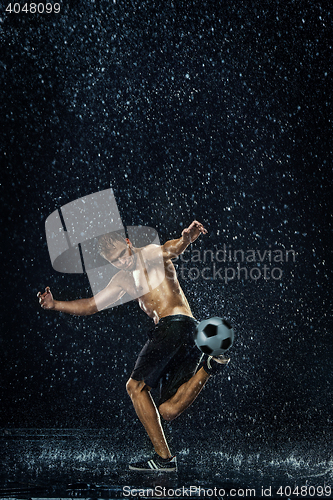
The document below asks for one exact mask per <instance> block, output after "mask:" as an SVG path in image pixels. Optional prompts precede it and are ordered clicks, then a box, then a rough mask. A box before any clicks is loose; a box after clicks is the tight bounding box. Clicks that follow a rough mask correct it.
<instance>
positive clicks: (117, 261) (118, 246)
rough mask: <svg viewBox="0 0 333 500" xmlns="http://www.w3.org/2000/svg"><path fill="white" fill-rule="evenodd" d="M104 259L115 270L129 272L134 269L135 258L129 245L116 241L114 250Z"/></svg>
mask: <svg viewBox="0 0 333 500" xmlns="http://www.w3.org/2000/svg"><path fill="white" fill-rule="evenodd" d="M105 257H106V259H107V260H108V261H109V262H110V263H111V264H112V265H113V266H114V267H116V268H117V269H122V270H124V271H130V270H132V269H133V268H134V267H135V257H134V254H133V252H132V249H131V245H130V244H126V243H122V242H120V241H117V242H116V243H115V248H114V250H112V251H110V252H109V253H108V254H107V255H105Z"/></svg>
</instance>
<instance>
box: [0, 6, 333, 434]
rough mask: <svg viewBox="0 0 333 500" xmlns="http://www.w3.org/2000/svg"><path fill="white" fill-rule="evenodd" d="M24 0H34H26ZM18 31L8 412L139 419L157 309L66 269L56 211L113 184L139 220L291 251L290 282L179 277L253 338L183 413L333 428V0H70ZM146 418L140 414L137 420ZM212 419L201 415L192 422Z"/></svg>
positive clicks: (14, 25)
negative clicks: (51, 235)
mask: <svg viewBox="0 0 333 500" xmlns="http://www.w3.org/2000/svg"><path fill="white" fill-rule="evenodd" d="M22 5H23V3H22ZM60 5H61V12H60V13H59V14H49V15H48V14H25V13H20V14H13V13H12V14H9V13H6V12H5V5H2V7H1V9H2V12H1V14H0V17H1V24H0V29H1V38H2V41H3V46H2V47H3V48H2V49H1V62H0V74H1V97H2V105H1V165H2V166H1V177H2V182H1V187H2V223H3V231H2V238H1V242H2V251H1V262H2V272H1V281H2V296H1V312H2V320H1V348H0V349H1V358H2V363H1V419H0V425H1V426H2V427H11V428H14V427H33V428H35V427H36V428H45V427H72V428H73V427H74V428H80V427H90V428H105V427H112V428H113V429H116V430H118V431H121V433H123V431H124V430H125V431H126V432H124V434H125V435H126V436H127V437H128V436H129V437H131V438H132V437H133V436H134V435H136V433H138V432H139V430H140V424H136V423H135V424H133V422H134V421H135V417H134V411H133V410H132V408H131V405H130V401H129V398H128V396H127V394H126V391H125V382H126V380H127V378H128V376H129V374H130V372H131V369H132V367H133V363H134V362H135V359H136V355H137V354H138V352H139V350H140V347H141V346H142V345H143V343H144V341H145V331H146V329H147V328H148V327H149V326H150V322H151V320H149V318H147V317H145V315H144V314H143V313H142V312H141V311H139V309H138V307H137V304H135V303H128V304H125V305H123V306H121V307H118V308H113V309H109V310H107V311H103V312H101V313H100V314H99V315H96V316H92V317H86V318H82V317H81V318H77V317H71V316H65V315H61V314H60V315H59V314H55V313H52V312H45V311H42V310H41V309H40V308H39V305H38V301H37V299H36V293H37V291H38V290H41V289H43V287H44V286H46V285H49V286H51V287H52V291H53V293H54V295H55V297H56V298H62V299H71V298H79V297H88V296H89V294H90V288H89V282H88V279H87V277H86V276H84V275H62V274H60V273H57V272H56V271H54V270H53V269H52V266H51V263H50V260H49V255H48V249H47V245H46V240H45V229H44V224H45V219H46V218H47V217H48V215H49V214H50V213H51V212H53V211H54V210H56V209H57V208H59V207H60V206H62V205H64V204H66V203H68V202H70V201H72V200H75V199H77V198H79V197H82V196H85V195H87V194H91V193H94V192H96V191H100V190H103V189H107V188H109V187H110V186H111V187H112V188H113V189H114V193H115V196H116V200H117V203H118V207H119V210H120V213H121V216H122V220H123V223H124V224H125V225H127V226H131V225H138V224H143V225H146V226H150V227H154V228H156V230H157V231H158V234H159V237H160V240H161V242H164V241H166V240H167V239H169V238H174V237H178V236H179V235H180V234H181V231H182V229H183V228H184V227H186V225H188V224H189V223H190V222H191V221H192V220H193V219H198V220H200V221H201V222H202V223H203V224H204V225H205V226H206V227H207V229H208V231H209V234H208V235H207V236H205V238H202V239H200V240H198V241H197V242H196V243H195V245H194V246H193V248H195V249H199V250H200V251H203V250H204V249H218V248H222V246H223V244H226V245H227V246H228V247H229V245H230V246H231V248H233V249H243V250H245V251H246V250H247V249H259V250H260V251H262V252H263V251H264V250H268V249H273V250H274V249H282V250H289V249H293V250H295V252H296V260H295V262H292V261H289V262H284V263H282V264H281V266H280V267H281V269H282V270H283V276H282V278H281V280H272V279H271V280H266V281H265V280H264V279H263V278H261V279H258V280H257V281H255V280H251V279H248V280H244V279H243V280H238V279H235V280H234V281H230V282H229V283H228V284H225V283H224V281H222V280H219V279H215V280H210V281H207V280H204V279H202V278H199V279H197V280H190V279H189V278H188V277H185V278H184V279H181V284H182V286H183V288H184V290H185V292H186V294H187V296H188V299H189V301H190V303H191V306H192V309H193V313H194V314H195V316H196V317H197V318H199V319H204V318H207V317H210V316H215V315H217V316H225V317H227V318H228V319H229V320H230V321H231V322H232V324H233V326H234V329H235V333H236V341H235V344H234V346H233V348H232V351H231V355H232V362H231V364H230V368H228V373H227V374H226V375H224V377H223V378H222V379H216V380H214V381H211V382H210V383H209V385H208V386H207V387H206V388H205V390H204V392H203V395H202V396H201V397H200V399H199V400H198V401H197V402H196V403H195V404H194V406H193V407H192V408H191V409H190V410H189V413H188V416H187V417H186V416H184V417H181V418H180V419H179V422H177V421H176V422H175V423H174V424H173V429H174V432H177V429H178V431H179V435H181V436H182V438H184V442H191V441H192V440H194V439H196V436H197V433H198V432H199V434H200V435H202V436H204V437H205V439H208V440H209V439H211V440H214V439H215V440H216V439H218V436H222V437H223V439H225V438H226V437H228V439H231V438H232V436H237V438H240V439H247V438H250V439H254V438H258V439H264V440H267V441H271V440H272V439H273V440H274V439H277V440H284V441H285V440H289V441H296V440H298V439H309V440H319V439H320V440H324V441H327V442H329V440H330V433H331V425H332V415H331V405H332V392H331V391H332V389H331V383H332V353H333V349H332V319H331V309H332V301H331V296H332V294H331V284H332V283H331V277H332V263H331V258H332V253H331V244H332V204H331V197H332V163H331V162H332V155H331V134H332V129H331V109H332V108H331V105H332V103H331V97H330V95H331V94H330V82H331V79H332V69H331V68H332V47H331V43H332V42H331V31H330V26H331V24H332V16H331V12H329V11H327V9H325V8H324V3H323V2H311V1H309V0H308V1H300V2H294V1H287V2H284V3H283V4H282V3H281V2H278V1H265V0H260V2H259V1H249V2H245V1H243V2H234V1H231V0H227V1H224V2H202V1H200V2H197V1H195V2H186V3H183V2H177V4H176V2H175V3H173V2H170V1H165V2H163V5H162V4H159V3H157V2H144V1H141V2H136V1H133V2H120V1H119V0H116V1H114V2H109V1H103V0H101V1H98V2H97V1H96V2H93V1H88V0H86V1H81V2H75V1H73V2H60ZM135 422H136V421H135ZM194 428H195V429H196V431H195V432H194V430H193V429H194Z"/></svg>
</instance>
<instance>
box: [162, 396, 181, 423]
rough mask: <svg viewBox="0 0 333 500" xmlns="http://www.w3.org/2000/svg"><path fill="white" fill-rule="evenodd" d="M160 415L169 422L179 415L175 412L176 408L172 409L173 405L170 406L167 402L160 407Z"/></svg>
mask: <svg viewBox="0 0 333 500" xmlns="http://www.w3.org/2000/svg"><path fill="white" fill-rule="evenodd" d="M158 411H159V414H160V415H161V417H162V418H163V419H164V420H166V421H167V422H172V420H174V419H175V418H176V417H178V413H177V411H176V410H175V408H172V407H171V405H169V404H168V402H167V401H166V402H165V403H162V404H161V405H160V406H159V407H158Z"/></svg>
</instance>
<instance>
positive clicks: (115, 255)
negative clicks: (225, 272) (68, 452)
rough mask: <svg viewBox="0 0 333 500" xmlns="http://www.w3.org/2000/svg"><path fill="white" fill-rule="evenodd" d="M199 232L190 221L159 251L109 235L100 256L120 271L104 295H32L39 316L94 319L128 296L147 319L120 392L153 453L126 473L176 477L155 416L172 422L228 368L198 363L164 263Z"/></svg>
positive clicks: (191, 323)
mask: <svg viewBox="0 0 333 500" xmlns="http://www.w3.org/2000/svg"><path fill="white" fill-rule="evenodd" d="M206 233H207V231H206V229H205V228H204V227H203V225H202V224H201V223H200V222H198V221H193V222H192V223H191V224H190V226H189V227H188V228H187V229H184V230H183V232H182V236H181V237H180V238H178V239H175V240H170V241H167V242H166V243H164V245H162V246H158V245H148V246H147V247H144V248H135V247H133V246H132V244H131V242H130V241H129V240H128V239H126V240H125V239H123V238H122V237H121V236H119V235H118V234H116V235H115V233H109V234H106V235H103V236H102V237H100V238H99V244H100V253H101V255H102V256H103V257H104V258H105V259H106V260H108V261H109V262H110V263H111V264H113V266H115V267H116V268H118V269H119V272H118V273H117V274H116V275H115V276H114V277H113V278H112V279H111V281H110V283H109V284H108V285H107V286H106V288H104V290H102V291H101V292H99V293H98V294H96V295H95V296H94V297H91V298H89V299H78V300H73V301H59V300H55V299H54V298H53V296H52V293H51V291H50V288H49V287H46V289H45V292H44V293H41V292H38V298H39V302H40V305H41V307H42V308H43V309H48V310H54V311H61V312H65V313H68V314H74V315H82V316H84V315H90V314H95V313H96V312H98V311H100V310H102V309H104V308H106V307H108V306H110V305H111V304H113V303H115V302H116V301H117V300H119V299H120V298H121V297H122V296H123V295H124V294H125V293H126V292H127V293H129V294H130V295H132V296H133V297H138V296H139V298H138V299H137V300H138V302H139V305H140V307H141V309H142V310H143V311H144V312H145V313H146V314H147V315H148V316H149V317H151V318H152V319H153V320H154V323H155V327H154V328H153V329H152V331H150V332H149V333H148V341H147V343H146V344H145V346H144V347H143V349H142V350H141V352H140V354H139V356H138V359H137V361H136V364H135V367H134V370H133V372H132V374H131V377H130V378H129V380H128V381H127V384H126V388H127V392H128V394H129V396H130V398H131V400H132V402H133V405H134V408H135V411H136V413H137V415H138V417H139V419H140V421H141V422H142V424H143V426H144V428H145V429H146V431H147V433H148V436H149V438H150V440H151V442H152V444H153V446H154V449H155V452H156V453H155V455H154V457H153V458H152V459H150V460H146V461H143V462H137V463H134V464H130V466H129V468H130V469H132V470H140V471H151V470H157V471H175V470H177V458H176V456H172V455H171V453H170V449H169V447H168V444H167V441H166V439H165V435H164V432H163V428H162V425H161V421H160V415H161V416H162V417H163V418H164V419H165V420H167V421H171V420H173V419H174V418H176V417H178V415H180V414H181V413H182V412H183V411H184V410H185V409H186V408H188V406H189V405H190V404H191V403H192V402H193V401H194V399H195V398H196V397H197V395H198V394H199V392H200V391H201V389H202V388H203V387H204V385H205V383H206V382H207V380H208V379H209V377H210V376H211V375H214V374H215V373H218V372H219V371H220V370H221V369H222V367H223V365H225V364H228V361H229V359H228V358H224V357H223V356H222V357H220V358H211V357H207V356H203V355H202V354H201V353H200V351H199V349H198V348H197V347H196V345H195V343H194V340H193V335H194V333H195V329H196V325H197V321H196V320H195V319H194V317H193V315H192V312H191V309H190V306H189V304H188V302H187V299H186V297H185V295H184V292H183V291H182V289H181V287H180V284H179V281H178V279H177V275H176V271H175V268H174V265H173V264H172V262H171V259H173V258H176V257H178V256H179V255H180V254H181V253H182V252H184V250H185V249H186V248H187V247H188V245H189V244H190V243H192V242H193V241H195V240H196V239H197V238H198V237H199V235H200V234H206ZM142 255H144V257H145V258H144V259H143V258H142ZM159 262H161V263H162V266H160V265H158V263H159ZM161 272H162V274H161ZM140 292H141V293H140ZM158 385H159V388H160V400H159V402H158V403H157V405H156V404H155V402H154V400H153V398H152V396H151V394H150V390H151V388H156V387H158Z"/></svg>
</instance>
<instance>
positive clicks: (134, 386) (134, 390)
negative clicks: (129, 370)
mask: <svg viewBox="0 0 333 500" xmlns="http://www.w3.org/2000/svg"><path fill="white" fill-rule="evenodd" d="M145 389H146V390H149V387H148V386H147V385H146V384H145V382H144V381H143V380H140V381H139V380H134V379H133V378H129V379H128V381H127V383H126V390H127V393H128V395H129V397H130V398H131V399H133V398H135V397H136V396H137V395H139V394H140V393H141V392H142V391H143V390H145Z"/></svg>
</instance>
